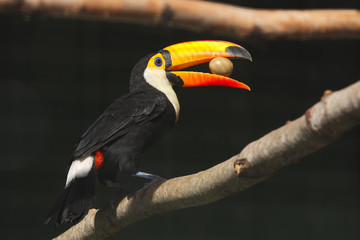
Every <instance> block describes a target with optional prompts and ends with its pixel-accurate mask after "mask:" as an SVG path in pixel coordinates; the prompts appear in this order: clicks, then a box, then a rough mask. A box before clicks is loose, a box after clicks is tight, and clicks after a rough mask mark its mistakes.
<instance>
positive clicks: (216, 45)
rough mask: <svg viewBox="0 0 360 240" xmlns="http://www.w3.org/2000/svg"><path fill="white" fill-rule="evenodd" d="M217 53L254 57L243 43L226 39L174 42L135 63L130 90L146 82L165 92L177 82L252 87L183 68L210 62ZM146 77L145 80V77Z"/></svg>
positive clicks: (221, 55) (187, 85)
mask: <svg viewBox="0 0 360 240" xmlns="http://www.w3.org/2000/svg"><path fill="white" fill-rule="evenodd" d="M216 57H224V58H229V59H248V60H250V61H251V60H252V59H251V56H250V53H249V52H248V51H247V50H246V49H245V48H243V47H241V46H239V45H237V44H234V43H230V42H224V41H191V42H184V43H178V44H174V45H171V46H169V47H166V48H164V49H162V50H160V51H159V52H158V53H156V54H150V55H148V56H146V57H144V58H143V59H141V60H140V61H139V62H138V63H137V64H136V66H135V67H134V69H133V71H132V75H131V80H130V91H133V90H136V89H139V88H141V87H143V86H144V84H146V85H148V84H149V85H151V86H152V87H154V88H156V89H157V90H160V91H162V92H166V91H170V90H169V88H171V89H172V87H173V86H179V87H196V86H226V87H236V88H243V89H247V90H250V88H249V87H248V86H247V85H245V84H244V83H241V82H238V81H236V80H234V79H231V78H229V77H225V76H221V75H217V74H210V73H201V72H189V71H179V70H182V69H184V68H187V67H191V66H194V65H197V64H200V63H206V62H210V61H211V60H212V59H214V58H216ZM144 80H145V81H144Z"/></svg>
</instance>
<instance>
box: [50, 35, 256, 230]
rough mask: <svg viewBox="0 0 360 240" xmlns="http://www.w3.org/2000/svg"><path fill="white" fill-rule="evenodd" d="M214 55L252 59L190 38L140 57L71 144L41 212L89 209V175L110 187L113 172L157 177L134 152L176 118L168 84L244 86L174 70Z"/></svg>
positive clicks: (73, 214) (72, 217) (61, 216)
mask: <svg viewBox="0 0 360 240" xmlns="http://www.w3.org/2000/svg"><path fill="white" fill-rule="evenodd" d="M217 57H224V58H228V59H247V60H250V61H251V60H252V59H251V55H250V54H249V52H248V51H247V50H246V49H245V48H243V47H241V46H240V45H237V44H234V43H231V42H225V41H208V40H206V41H190V42H184V43H178V44H174V45H171V46H169V47H166V48H164V49H162V50H160V51H159V52H157V53H155V54H154V53H153V54H149V55H147V56H146V57H144V58H142V59H141V60H140V61H139V62H138V63H137V64H136V65H135V66H134V68H133V70H132V72H131V77H130V93H128V94H126V95H124V96H122V97H120V98H118V99H116V100H115V101H114V102H113V103H112V104H111V105H110V106H109V107H108V108H107V109H106V110H105V112H104V113H103V114H102V115H101V116H100V117H99V118H98V119H97V120H96V121H95V122H94V123H93V124H92V125H91V126H90V127H89V128H88V130H87V131H86V132H85V133H84V134H83V135H82V136H81V138H80V140H79V141H78V142H77V144H76V145H75V149H74V152H73V154H72V157H71V161H70V163H69V168H68V173H67V179H66V184H65V188H64V190H63V192H62V194H61V195H60V197H59V198H58V200H57V202H56V203H55V205H54V207H53V208H51V210H50V211H49V214H48V215H47V216H46V217H45V223H48V222H49V221H50V220H51V219H52V217H53V216H54V215H56V214H57V220H56V221H57V225H59V224H61V223H65V222H67V223H69V222H76V221H78V220H80V219H81V218H82V217H83V216H84V215H85V214H86V213H87V212H88V210H89V209H90V205H91V199H92V197H93V196H94V194H95V180H96V176H97V178H98V180H99V181H100V182H101V183H102V184H104V185H106V186H111V185H112V184H116V177H117V174H118V173H126V174H130V175H135V176H140V177H145V178H150V179H153V180H154V179H155V180H156V179H158V177H157V176H156V175H152V174H148V173H144V172H140V170H139V169H140V167H139V163H140V157H141V155H142V154H143V153H144V151H146V150H147V149H148V148H149V147H150V146H152V145H153V144H154V143H155V142H156V141H157V140H158V139H159V138H160V137H161V136H163V135H164V134H165V133H167V132H168V131H169V130H170V129H171V128H172V127H173V126H174V125H175V123H176V122H177V121H178V118H179V111H180V106H179V101H178V98H177V96H176V94H175V92H174V89H173V87H195V86H227V87H235V88H243V89H247V90H250V88H249V87H248V86H247V85H246V84H244V83H241V82H238V81H236V80H234V79H232V78H229V77H225V76H221V75H217V74H211V73H201V72H193V71H179V70H182V69H184V68H187V67H190V66H194V65H197V64H201V63H206V62H210V61H211V60H212V59H214V58H217Z"/></svg>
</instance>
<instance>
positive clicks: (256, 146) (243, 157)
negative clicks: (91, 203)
mask: <svg viewBox="0 0 360 240" xmlns="http://www.w3.org/2000/svg"><path fill="white" fill-rule="evenodd" d="M358 124H360V81H358V82H357V83H355V84H353V85H351V86H349V87H347V88H345V89H342V90H340V91H336V92H331V91H326V92H325V94H324V96H323V97H322V99H321V101H320V102H318V103H317V104H315V105H314V106H312V107H311V108H310V109H308V110H307V111H306V113H305V114H304V115H303V116H301V117H300V118H298V119H296V120H294V121H292V122H289V123H287V124H286V125H284V126H282V127H280V128H279V129H276V130H274V131H272V132H270V133H269V134H267V135H265V136H264V137H262V138H261V139H259V140H257V141H254V142H252V143H250V144H249V145H248V146H246V147H245V148H244V149H243V150H242V151H241V153H240V154H238V155H236V156H233V157H232V158H230V159H228V160H227V161H225V162H222V163H220V164H218V165H216V166H214V167H212V168H210V169H208V170H206V171H202V172H199V173H196V174H193V175H188V176H183V177H178V178H174V179H169V180H167V181H164V182H161V183H156V184H153V185H151V186H150V187H149V188H148V189H146V190H144V191H141V192H136V193H134V194H130V195H128V196H126V197H125V198H122V199H116V200H114V201H113V203H112V204H111V205H109V206H108V207H107V208H106V209H100V210H90V211H89V213H88V215H87V216H86V217H85V218H84V219H83V220H82V221H81V222H79V223H78V224H76V225H75V226H73V227H72V228H70V229H69V230H67V231H66V232H64V233H63V234H61V235H60V236H58V237H57V238H56V239H104V238H106V237H109V236H112V235H116V234H117V233H119V232H120V231H121V229H122V228H124V227H126V226H127V225H129V224H131V223H134V222H136V221H139V220H141V219H144V218H147V217H150V216H152V215H155V214H159V213H163V212H167V211H172V210H175V209H180V208H188V207H193V206H198V205H204V204H207V203H210V202H214V201H217V200H219V199H221V198H224V197H226V196H229V195H231V194H234V193H236V192H239V191H241V190H244V189H245V188H248V187H250V186H252V185H254V184H256V183H258V182H260V181H262V180H264V179H266V178H267V177H269V176H270V175H271V174H272V173H274V172H275V171H276V170H278V169H279V168H282V167H284V166H286V165H288V164H291V163H296V162H297V161H299V160H300V159H301V158H303V157H305V156H306V155H308V154H310V153H312V152H314V151H316V150H319V149H320V148H321V147H323V146H325V145H327V144H328V143H330V142H331V141H333V140H334V139H336V138H337V137H339V136H340V135H341V134H343V133H344V132H346V131H348V130H350V129H351V128H353V127H355V126H357V125H358Z"/></svg>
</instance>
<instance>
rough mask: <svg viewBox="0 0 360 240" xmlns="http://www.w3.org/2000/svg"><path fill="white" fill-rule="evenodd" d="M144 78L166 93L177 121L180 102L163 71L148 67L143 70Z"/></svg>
mask: <svg viewBox="0 0 360 240" xmlns="http://www.w3.org/2000/svg"><path fill="white" fill-rule="evenodd" d="M144 78H145V80H146V82H147V83H148V84H150V85H151V86H153V87H154V88H156V89H157V90H159V91H160V92H162V93H164V94H165V95H166V97H167V99H169V101H170V102H171V104H172V105H173V107H174V109H175V113H176V122H177V120H178V118H179V112H180V104H179V100H178V98H177V96H176V93H175V91H174V89H173V87H172V85H171V83H170V82H169V80H168V79H167V78H166V74H165V71H164V70H163V69H157V68H153V67H148V68H147V69H146V70H145V72H144Z"/></svg>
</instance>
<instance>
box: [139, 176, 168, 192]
mask: <svg viewBox="0 0 360 240" xmlns="http://www.w3.org/2000/svg"><path fill="white" fill-rule="evenodd" d="M133 176H136V177H141V178H145V179H150V181H149V182H147V183H145V184H144V187H143V188H141V189H140V190H138V192H142V191H144V190H145V189H147V188H148V187H150V186H151V185H152V184H154V183H157V182H163V181H165V180H167V179H166V178H163V177H160V176H158V175H154V174H151V173H145V172H137V173H136V174H133Z"/></svg>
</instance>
